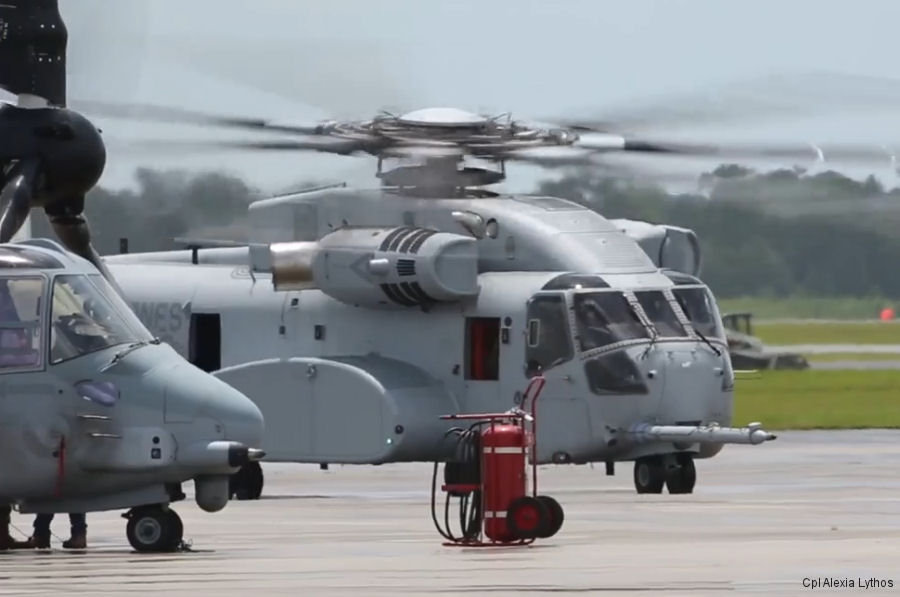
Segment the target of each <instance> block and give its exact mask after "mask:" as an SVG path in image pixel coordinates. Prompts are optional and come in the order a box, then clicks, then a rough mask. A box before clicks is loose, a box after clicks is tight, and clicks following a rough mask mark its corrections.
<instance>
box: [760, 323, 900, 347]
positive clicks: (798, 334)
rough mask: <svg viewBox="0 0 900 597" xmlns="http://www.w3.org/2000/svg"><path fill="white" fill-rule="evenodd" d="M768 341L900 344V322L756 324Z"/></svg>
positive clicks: (787, 342)
mask: <svg viewBox="0 0 900 597" xmlns="http://www.w3.org/2000/svg"><path fill="white" fill-rule="evenodd" d="M753 335H755V336H757V337H758V338H760V339H761V340H762V341H763V342H764V343H765V344H900V321H897V320H894V321H889V322H883V321H873V322H853V323H851V322H834V323H832V322H815V321H810V322H796V323H795V322H791V323H757V324H755V325H754V326H753Z"/></svg>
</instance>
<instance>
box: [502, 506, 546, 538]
mask: <svg viewBox="0 0 900 597" xmlns="http://www.w3.org/2000/svg"><path fill="white" fill-rule="evenodd" d="M506 527H507V529H509V532H510V534H512V536H513V537H515V538H516V539H536V538H538V537H542V536H544V535H546V534H547V532H548V530H549V528H550V512H549V511H548V510H547V506H546V504H545V503H544V502H542V501H540V500H539V499H537V498H533V497H530V496H524V497H520V498H518V499H515V500H513V502H512V503H511V504H510V505H509V508H508V509H507V511H506Z"/></svg>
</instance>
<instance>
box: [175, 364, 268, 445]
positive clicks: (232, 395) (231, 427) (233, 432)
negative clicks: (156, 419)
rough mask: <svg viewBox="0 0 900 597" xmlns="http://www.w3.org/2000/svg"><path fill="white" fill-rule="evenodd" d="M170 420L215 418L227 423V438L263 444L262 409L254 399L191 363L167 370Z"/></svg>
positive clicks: (225, 433) (222, 423) (224, 428)
mask: <svg viewBox="0 0 900 597" xmlns="http://www.w3.org/2000/svg"><path fill="white" fill-rule="evenodd" d="M167 377H168V384H167V388H166V407H165V410H166V420H167V421H168V422H191V421H194V420H197V419H212V420H214V421H216V422H217V423H219V424H221V425H222V427H223V430H222V431H223V439H226V440H230V441H234V442H239V443H242V444H244V445H245V446H247V447H248V448H258V447H259V446H260V445H261V444H262V440H263V430H264V421H263V416H262V412H260V410H259V408H257V406H256V404H254V403H253V401H252V400H250V399H249V398H247V396H245V395H244V394H243V393H241V392H239V391H238V390H236V389H234V388H233V387H231V386H230V385H228V384H227V383H225V382H224V381H222V380H220V379H218V378H216V377H214V376H212V375H210V374H209V373H206V372H204V371H201V370H200V369H198V368H196V367H194V366H193V365H190V364H188V363H184V364H181V365H179V366H176V367H174V368H173V370H170V371H169V372H168V374H167Z"/></svg>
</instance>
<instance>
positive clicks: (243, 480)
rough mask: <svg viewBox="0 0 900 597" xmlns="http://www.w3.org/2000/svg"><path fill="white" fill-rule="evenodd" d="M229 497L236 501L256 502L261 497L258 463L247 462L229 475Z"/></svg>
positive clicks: (261, 486)
mask: <svg viewBox="0 0 900 597" xmlns="http://www.w3.org/2000/svg"><path fill="white" fill-rule="evenodd" d="M229 486H230V487H229V489H230V492H231V497H233V498H234V499H237V500H258V499H259V498H260V496H262V490H263V472H262V466H261V465H260V464H259V463H258V462H249V463H247V464H245V465H244V466H242V467H241V469H240V470H239V471H238V472H236V473H234V474H233V475H231V479H230V481H229Z"/></svg>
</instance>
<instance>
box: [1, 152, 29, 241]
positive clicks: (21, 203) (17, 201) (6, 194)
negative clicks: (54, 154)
mask: <svg viewBox="0 0 900 597" xmlns="http://www.w3.org/2000/svg"><path fill="white" fill-rule="evenodd" d="M37 171H38V166H37V162H35V161H34V160H27V161H24V162H19V163H16V164H14V165H13V166H12V168H11V169H10V172H9V174H8V175H7V176H6V180H7V182H6V184H5V185H4V186H3V192H2V195H0V243H8V242H9V241H10V240H12V238H13V237H14V236H15V235H16V233H17V232H18V231H19V229H20V228H22V225H23V224H24V223H25V220H26V219H28V214H29V212H30V211H31V197H32V193H33V189H34V181H35V178H36V176H37Z"/></svg>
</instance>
